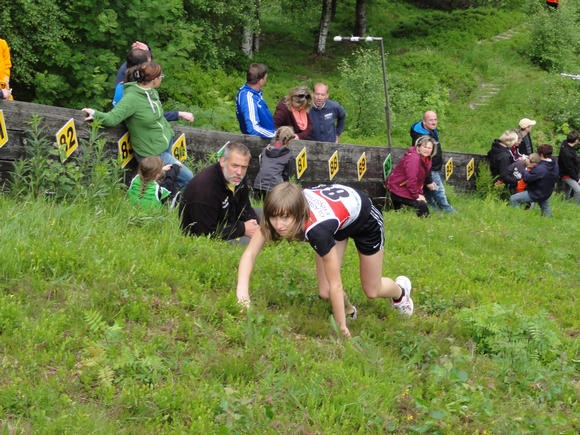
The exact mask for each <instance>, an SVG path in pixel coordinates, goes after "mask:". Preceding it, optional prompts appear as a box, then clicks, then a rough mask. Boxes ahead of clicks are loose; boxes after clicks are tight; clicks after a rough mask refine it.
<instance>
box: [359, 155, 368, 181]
mask: <svg viewBox="0 0 580 435" xmlns="http://www.w3.org/2000/svg"><path fill="white" fill-rule="evenodd" d="M356 170H357V173H358V181H360V180H361V178H362V177H363V175H364V174H365V172H366V171H367V153H362V154H361V156H360V158H359V159H358V162H356Z"/></svg>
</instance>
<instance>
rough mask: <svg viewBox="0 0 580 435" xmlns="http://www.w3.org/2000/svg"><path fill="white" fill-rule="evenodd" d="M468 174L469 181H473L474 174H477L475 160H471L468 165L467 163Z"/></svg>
mask: <svg viewBox="0 0 580 435" xmlns="http://www.w3.org/2000/svg"><path fill="white" fill-rule="evenodd" d="M466 171H467V172H466V174H467V180H468V181H469V180H470V179H471V177H472V176H473V174H474V173H475V159H473V158H472V159H471V160H470V161H469V162H468V163H467V168H466Z"/></svg>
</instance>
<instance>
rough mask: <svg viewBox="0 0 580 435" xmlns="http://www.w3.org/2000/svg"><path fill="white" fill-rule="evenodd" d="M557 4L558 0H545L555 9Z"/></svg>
mask: <svg viewBox="0 0 580 435" xmlns="http://www.w3.org/2000/svg"><path fill="white" fill-rule="evenodd" d="M559 4H560V0H546V5H547V6H551V7H553V8H555V9H558V6H559Z"/></svg>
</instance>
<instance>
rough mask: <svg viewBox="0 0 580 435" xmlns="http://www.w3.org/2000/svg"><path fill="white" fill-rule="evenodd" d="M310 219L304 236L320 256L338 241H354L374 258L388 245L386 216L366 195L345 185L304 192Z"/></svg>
mask: <svg viewBox="0 0 580 435" xmlns="http://www.w3.org/2000/svg"><path fill="white" fill-rule="evenodd" d="M304 197H305V198H306V201H307V202H308V206H309V207H310V218H309V220H308V222H307V224H306V228H305V230H304V236H305V238H306V240H308V242H309V243H310V245H311V246H312V248H313V249H314V250H315V251H316V253H317V254H318V255H320V256H324V255H326V254H328V252H329V251H330V250H331V249H332V247H333V246H334V245H335V244H336V241H337V240H344V239H346V238H348V237H351V238H353V239H354V241H355V244H356V246H357V249H358V251H359V252H361V253H363V254H366V255H371V254H374V253H375V252H377V251H378V250H379V249H382V247H383V244H384V228H383V215H382V213H381V212H380V211H379V210H378V209H377V208H376V207H375V206H374V205H373V204H372V202H371V200H370V198H369V197H368V196H367V195H366V194H365V193H363V192H359V191H357V190H355V189H353V188H352V187H348V186H343V185H341V184H331V185H321V186H316V187H311V188H308V189H304Z"/></svg>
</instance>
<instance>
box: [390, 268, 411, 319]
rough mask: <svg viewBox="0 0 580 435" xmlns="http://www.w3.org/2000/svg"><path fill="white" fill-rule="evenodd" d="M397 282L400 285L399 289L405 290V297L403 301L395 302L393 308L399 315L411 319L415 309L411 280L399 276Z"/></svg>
mask: <svg viewBox="0 0 580 435" xmlns="http://www.w3.org/2000/svg"><path fill="white" fill-rule="evenodd" d="M395 282H396V283H397V284H398V285H399V287H401V288H402V289H404V290H405V296H404V297H403V299H401V301H400V302H396V303H395V302H393V308H394V309H395V310H397V311H398V312H399V313H401V314H404V315H405V316H409V317H411V315H412V314H413V308H414V305H413V299H411V290H412V286H411V280H410V279H409V278H407V277H406V276H398V277H397V278H396V279H395Z"/></svg>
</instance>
